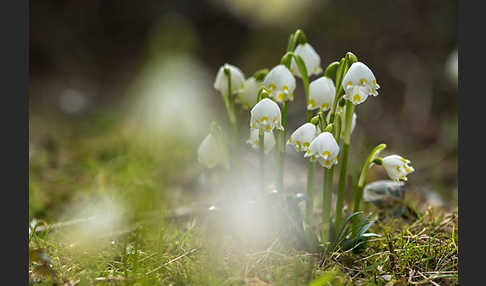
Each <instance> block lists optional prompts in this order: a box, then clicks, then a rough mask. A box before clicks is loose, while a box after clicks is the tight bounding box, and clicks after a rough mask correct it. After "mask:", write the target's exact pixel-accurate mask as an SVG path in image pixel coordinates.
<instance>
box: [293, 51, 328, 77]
mask: <svg viewBox="0 0 486 286" xmlns="http://www.w3.org/2000/svg"><path fill="white" fill-rule="evenodd" d="M294 54H296V55H298V56H300V57H301V58H302V60H303V61H304V64H305V67H306V69H307V76H309V77H310V76H311V75H313V74H314V75H318V74H320V73H321V72H322V68H321V57H320V56H319V55H318V54H317V53H316V51H315V50H314V48H313V47H312V46H311V45H309V44H308V43H305V44H303V45H302V44H299V45H297V48H295V51H294ZM290 70H291V71H292V73H293V74H295V75H296V76H298V77H302V75H301V74H300V71H299V68H298V66H297V63H296V62H295V59H294V58H292V62H291V63H290Z"/></svg>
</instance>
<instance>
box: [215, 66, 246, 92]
mask: <svg viewBox="0 0 486 286" xmlns="http://www.w3.org/2000/svg"><path fill="white" fill-rule="evenodd" d="M225 68H228V69H229V70H230V74H231V94H233V93H237V92H239V91H240V90H242V89H243V87H244V83H245V75H244V74H243V72H242V71H241V70H240V69H239V68H238V67H236V66H233V65H230V64H224V65H223V66H221V67H220V68H219V70H218V73H217V74H216V80H215V81H214V88H215V89H216V90H218V91H219V92H221V93H224V94H227V93H228V77H227V76H226V74H225V73H224V69H225Z"/></svg>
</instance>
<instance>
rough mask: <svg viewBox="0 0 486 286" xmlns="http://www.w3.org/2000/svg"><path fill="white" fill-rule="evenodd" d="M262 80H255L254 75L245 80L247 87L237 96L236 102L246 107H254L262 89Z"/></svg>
mask: <svg viewBox="0 0 486 286" xmlns="http://www.w3.org/2000/svg"><path fill="white" fill-rule="evenodd" d="M261 85H262V83H261V82H258V81H256V80H255V78H254V77H250V78H248V79H247V80H246V81H245V85H244V86H245V87H244V89H243V90H242V91H240V93H238V95H237V96H236V100H235V101H236V102H237V103H240V104H242V105H243V106H244V107H245V108H246V109H249V108H252V107H253V106H254V105H255V104H256V102H257V97H258V91H259V90H260V86H261Z"/></svg>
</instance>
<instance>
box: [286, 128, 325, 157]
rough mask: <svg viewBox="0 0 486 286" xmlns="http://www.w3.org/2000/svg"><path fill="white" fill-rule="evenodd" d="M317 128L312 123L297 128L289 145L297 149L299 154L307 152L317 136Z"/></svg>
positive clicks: (288, 142)
mask: <svg viewBox="0 0 486 286" xmlns="http://www.w3.org/2000/svg"><path fill="white" fill-rule="evenodd" d="M317 132H318V131H317V127H316V126H315V125H314V124H312V123H309V122H307V123H305V124H304V125H302V126H300V127H299V128H297V129H296V130H295V131H294V133H292V135H290V138H289V140H288V141H287V144H291V145H293V146H294V147H295V150H296V151H297V152H300V151H307V150H308V149H309V146H310V143H311V142H312V140H314V138H316V136H317Z"/></svg>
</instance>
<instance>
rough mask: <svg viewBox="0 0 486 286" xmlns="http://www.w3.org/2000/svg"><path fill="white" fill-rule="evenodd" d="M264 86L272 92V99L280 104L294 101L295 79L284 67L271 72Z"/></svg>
mask: <svg viewBox="0 0 486 286" xmlns="http://www.w3.org/2000/svg"><path fill="white" fill-rule="evenodd" d="M263 85H264V86H265V88H266V89H268V90H269V91H270V97H272V98H274V99H275V100H276V101H278V102H280V103H282V102H284V101H285V100H294V90H295V77H294V76H293V75H292V73H291V72H290V71H289V69H288V68H287V67H286V66H284V65H278V66H276V67H274V68H273V69H272V70H271V71H269V72H268V73H267V75H266V76H265V79H264V80H263Z"/></svg>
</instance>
